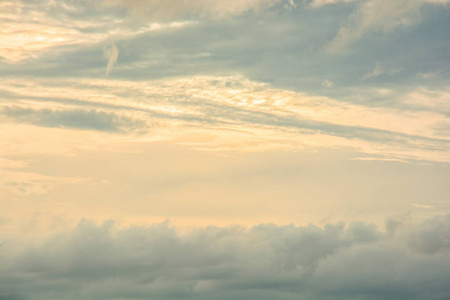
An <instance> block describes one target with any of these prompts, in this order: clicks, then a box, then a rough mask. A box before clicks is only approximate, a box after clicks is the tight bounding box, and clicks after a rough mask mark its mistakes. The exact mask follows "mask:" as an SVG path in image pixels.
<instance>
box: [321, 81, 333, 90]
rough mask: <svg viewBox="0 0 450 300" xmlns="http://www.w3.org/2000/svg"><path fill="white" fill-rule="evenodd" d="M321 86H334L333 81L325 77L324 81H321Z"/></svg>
mask: <svg viewBox="0 0 450 300" xmlns="http://www.w3.org/2000/svg"><path fill="white" fill-rule="evenodd" d="M322 86H324V87H326V88H332V87H333V86H334V83H333V82H331V81H329V80H328V79H325V80H324V81H322Z"/></svg>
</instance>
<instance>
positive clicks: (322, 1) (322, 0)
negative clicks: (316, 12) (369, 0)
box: [309, 0, 358, 7]
mask: <svg viewBox="0 0 450 300" xmlns="http://www.w3.org/2000/svg"><path fill="white" fill-rule="evenodd" d="M355 1H358V0H313V1H311V3H309V6H311V7H321V6H324V5H327V4H336V3H350V2H355Z"/></svg>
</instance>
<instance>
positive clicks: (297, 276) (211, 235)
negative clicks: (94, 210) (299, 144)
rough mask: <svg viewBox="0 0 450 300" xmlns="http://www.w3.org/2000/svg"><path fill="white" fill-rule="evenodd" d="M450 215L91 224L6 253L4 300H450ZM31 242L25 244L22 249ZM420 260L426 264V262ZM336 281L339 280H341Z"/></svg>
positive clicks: (7, 246) (12, 245)
mask: <svg viewBox="0 0 450 300" xmlns="http://www.w3.org/2000/svg"><path fill="white" fill-rule="evenodd" d="M449 230H450V216H449V215H447V216H439V217H434V218H431V219H429V220H427V221H425V222H423V223H422V224H408V223H404V222H400V223H398V224H397V227H396V230H395V231H393V232H391V233H390V234H387V233H384V232H381V231H379V230H377V229H376V227H375V226H373V225H370V224H364V223H358V222H356V223H351V224H350V225H349V226H348V227H345V226H344V224H343V223H339V224H335V225H331V224H328V225H326V226H325V227H324V228H319V227H316V226H313V225H309V226H305V227H296V226H293V225H288V226H277V225H272V224H265V225H258V226H255V227H252V228H250V229H245V228H242V227H238V226H234V227H225V228H218V227H206V228H197V229H192V230H189V231H187V232H185V233H180V232H178V231H177V229H176V228H173V227H171V226H169V225H168V224H167V223H162V224H157V225H153V226H150V227H138V226H131V227H128V228H118V227H116V226H115V225H114V222H111V221H108V222H105V223H103V224H100V225H97V224H96V223H94V222H92V221H87V220H83V221H81V222H80V223H79V224H78V225H77V226H76V228H74V229H73V230H70V231H62V232H60V233H57V234H54V235H52V236H50V237H48V238H46V239H45V240H42V241H40V242H39V243H38V244H29V243H28V244H29V245H28V246H18V245H26V244H27V243H25V244H24V243H17V242H18V241H14V242H12V241H7V242H6V243H4V244H3V250H4V251H3V255H2V257H1V258H2V260H3V262H2V269H1V271H0V278H1V281H0V282H4V284H0V287H1V288H2V289H1V290H2V294H1V295H2V296H3V297H4V298H5V296H6V298H8V295H9V297H12V296H16V297H25V298H26V297H35V298H46V299H58V298H61V297H62V296H64V297H65V298H67V299H77V298H79V297H81V296H82V297H83V298H84V299H106V298H114V299H116V298H117V299H119V298H120V299H131V298H134V299H140V298H146V299H147V298H149V297H152V298H158V299H159V298H161V299H173V298H177V297H180V296H181V297H187V298H194V299H195V298H202V297H206V298H212V299H225V298H228V299H229V298H230V297H233V298H250V299H253V298H260V299H273V298H280V297H283V298H284V299H298V298H302V297H303V298H306V297H309V298H321V297H326V296H327V295H333V299H348V298H349V297H350V296H352V297H359V298H360V299H366V298H367V299H369V298H370V299H383V300H393V299H398V297H399V295H402V296H403V297H405V298H408V299H438V298H439V296H441V297H444V298H445V297H448V296H450V290H449V289H448V285H447V282H446V280H445V279H446V278H448V277H449V276H450V240H449V239H448V236H449V235H448V233H449ZM22 242H23V241H22ZM418 254H420V255H418ZM337 274H338V275H337Z"/></svg>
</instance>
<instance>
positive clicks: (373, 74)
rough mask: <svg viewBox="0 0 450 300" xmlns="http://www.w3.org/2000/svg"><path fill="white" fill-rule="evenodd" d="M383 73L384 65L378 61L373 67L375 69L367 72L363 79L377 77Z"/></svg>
mask: <svg viewBox="0 0 450 300" xmlns="http://www.w3.org/2000/svg"><path fill="white" fill-rule="evenodd" d="M383 73H384V68H383V66H382V65H381V64H380V63H379V62H377V63H376V65H375V68H374V69H373V71H372V72H370V73H367V74H365V75H364V76H363V78H362V79H363V80H367V79H370V78H376V77H378V76H380V75H381V74H383Z"/></svg>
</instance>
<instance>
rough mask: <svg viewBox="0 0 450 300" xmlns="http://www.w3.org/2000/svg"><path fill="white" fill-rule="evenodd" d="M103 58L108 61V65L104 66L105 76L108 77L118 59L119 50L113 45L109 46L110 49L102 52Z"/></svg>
mask: <svg viewBox="0 0 450 300" xmlns="http://www.w3.org/2000/svg"><path fill="white" fill-rule="evenodd" d="M104 55H105V58H106V59H107V60H108V65H107V66H106V75H109V73H110V72H111V70H112V68H113V66H114V64H115V63H116V62H117V59H118V58H119V50H118V49H117V47H116V46H115V45H111V47H110V48H108V49H106V50H105V51H104Z"/></svg>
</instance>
